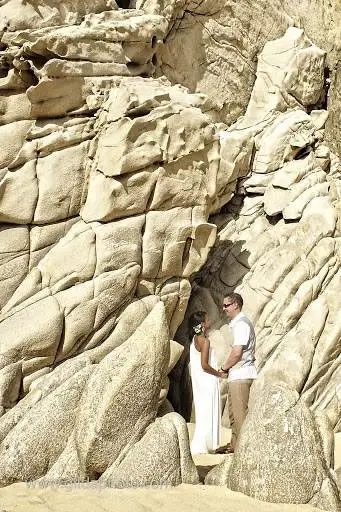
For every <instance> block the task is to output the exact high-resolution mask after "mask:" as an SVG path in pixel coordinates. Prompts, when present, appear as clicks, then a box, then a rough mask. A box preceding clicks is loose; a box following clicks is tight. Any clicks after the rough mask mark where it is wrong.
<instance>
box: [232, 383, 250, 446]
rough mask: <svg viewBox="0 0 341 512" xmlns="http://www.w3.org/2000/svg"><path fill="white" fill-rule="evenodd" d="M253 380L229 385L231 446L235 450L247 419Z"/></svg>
mask: <svg viewBox="0 0 341 512" xmlns="http://www.w3.org/2000/svg"><path fill="white" fill-rule="evenodd" d="M252 382H253V381H252V380H251V379H248V380H234V381H232V382H229V384H228V406H229V415H230V423H231V429H232V437H231V445H232V448H233V449H235V447H236V444H237V439H238V436H239V433H240V429H241V427H242V424H243V422H244V420H245V418H246V415H247V411H248V403H249V394H250V387H251V384H252Z"/></svg>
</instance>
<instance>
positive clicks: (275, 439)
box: [206, 381, 341, 512]
mask: <svg viewBox="0 0 341 512" xmlns="http://www.w3.org/2000/svg"><path fill="white" fill-rule="evenodd" d="M328 428H329V431H330V430H331V429H330V425H329V426H328ZM328 437H329V434H328V430H327V426H326V425H324V426H322V422H321V421H320V420H319V421H316V419H315V418H314V414H313V413H312V412H311V411H310V410H309V409H308V407H307V406H306V405H305V404H304V402H303V401H302V400H300V399H299V395H298V393H297V392H296V391H294V390H293V389H290V388H288V387H287V386H285V385H279V384H277V385H276V384H272V383H271V381H266V382H262V383H255V384H254V385H253V388H252V391H251V396H250V406H249V413H248V416H247V418H246V420H245V423H244V424H243V427H242V431H241V435H240V438H239V439H238V443H237V447H236V450H235V453H234V456H233V457H232V460H230V461H229V462H227V461H223V463H222V464H221V465H220V466H218V467H217V468H215V469H214V470H213V471H214V473H213V472H212V475H211V476H210V477H209V476H207V477H206V482H207V483H211V484H212V483H218V484H220V485H226V486H227V487H229V488H230V489H232V490H234V491H238V492H242V493H244V494H247V495H248V496H252V497H254V498H257V499H259V500H263V501H269V502H273V503H309V504H311V505H314V506H316V507H318V508H320V509H322V510H328V511H333V512H334V511H335V512H336V511H337V510H340V506H341V501H340V496H339V492H338V487H337V484H336V480H335V473H334V472H333V471H332V470H331V468H330V464H331V463H332V457H331V452H332V451H333V444H328V442H326V441H323V439H325V440H326V439H328Z"/></svg>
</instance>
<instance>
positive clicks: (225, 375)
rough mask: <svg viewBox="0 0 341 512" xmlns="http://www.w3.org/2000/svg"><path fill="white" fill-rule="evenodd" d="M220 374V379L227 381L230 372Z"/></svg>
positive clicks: (220, 372)
mask: <svg viewBox="0 0 341 512" xmlns="http://www.w3.org/2000/svg"><path fill="white" fill-rule="evenodd" d="M218 373H219V378H220V379H227V375H228V372H223V371H222V370H220V371H219V372H218Z"/></svg>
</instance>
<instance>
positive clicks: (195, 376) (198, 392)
mask: <svg viewBox="0 0 341 512" xmlns="http://www.w3.org/2000/svg"><path fill="white" fill-rule="evenodd" d="M189 326H190V336H191V339H192V343H191V347H190V372H191V378H192V388H193V400H194V408H195V430H194V435H193V439H192V442H191V453H192V455H194V454H196V453H209V452H214V450H215V449H216V448H218V446H219V444H220V388H219V380H218V377H226V373H224V372H221V371H217V370H216V368H217V361H216V357H215V353H214V349H213V348H211V347H210V342H209V339H208V337H207V330H208V328H209V321H208V318H207V314H206V313H205V312H204V311H198V312H196V313H194V314H193V315H192V316H191V317H190V319H189Z"/></svg>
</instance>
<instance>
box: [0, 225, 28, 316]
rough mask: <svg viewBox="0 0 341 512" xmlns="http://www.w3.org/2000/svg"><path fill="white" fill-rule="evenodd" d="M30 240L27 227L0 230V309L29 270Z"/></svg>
mask: <svg viewBox="0 0 341 512" xmlns="http://www.w3.org/2000/svg"><path fill="white" fill-rule="evenodd" d="M29 242H30V239H29V229H28V226H13V225H7V226H6V225H5V226H3V227H1V228H0V265H1V266H0V279H1V281H2V282H4V283H6V285H5V286H1V288H0V308H2V307H3V306H4V305H5V304H6V302H7V301H8V300H9V299H10V297H11V296H12V295H13V293H14V292H15V290H16V289H17V288H18V286H19V285H20V283H21V282H22V281H23V280H24V278H25V277H26V275H27V273H28V270H29V260H30V252H29V250H30V243H29Z"/></svg>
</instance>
